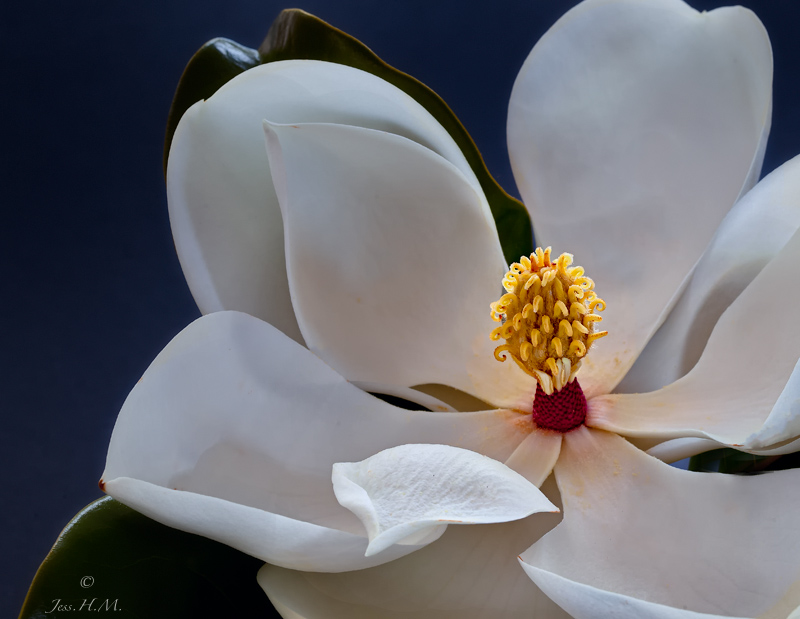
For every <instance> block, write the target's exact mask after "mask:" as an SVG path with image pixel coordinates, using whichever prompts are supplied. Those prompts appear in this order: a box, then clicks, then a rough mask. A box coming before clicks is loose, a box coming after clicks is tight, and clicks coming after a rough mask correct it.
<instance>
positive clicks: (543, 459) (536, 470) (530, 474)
mask: <svg viewBox="0 0 800 619" xmlns="http://www.w3.org/2000/svg"><path fill="white" fill-rule="evenodd" d="M562 436H563V435H562V434H561V433H560V432H553V431H551V430H544V429H542V428H534V430H533V432H531V434H530V436H528V437H527V438H526V439H525V440H524V441H522V442H521V443H520V444H519V447H517V448H516V449H515V450H514V453H513V454H511V456H510V457H509V458H508V460H506V462H505V464H506V466H507V467H509V468H511V469H513V470H515V471H516V472H517V473H519V474H520V475H522V476H523V477H524V478H525V479H527V480H528V481H529V482H531V483H532V484H534V485H535V486H537V487H539V486H541V485H542V483H544V480H545V479H547V478H548V477H549V476H550V473H552V472H553V467H554V466H555V464H556V460H558V454H559V453H560V452H561V437H562Z"/></svg>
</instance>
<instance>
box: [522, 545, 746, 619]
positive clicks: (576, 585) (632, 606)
mask: <svg viewBox="0 0 800 619" xmlns="http://www.w3.org/2000/svg"><path fill="white" fill-rule="evenodd" d="M520 563H522V567H523V568H525V572H526V573H527V574H528V576H530V577H531V580H533V581H534V582H535V583H536V584H537V585H539V588H540V589H541V590H542V591H544V592H545V593H546V594H547V595H548V596H549V597H550V598H551V599H553V600H558V602H559V603H560V604H561V607H562V608H563V609H564V610H566V611H567V612H568V613H569V614H570V616H571V617H574V618H575V619H596V618H597V617H613V618H614V619H642V617H647V619H736V617H731V616H730V615H709V614H707V613H696V612H693V611H691V610H685V609H679V608H675V607H674V606H664V605H663V604H653V603H652V602H645V601H644V600H640V599H636V598H633V597H630V596H627V595H621V594H619V593H613V592H611V591H604V590H602V589H598V588H596V587H591V586H589V585H584V584H583V583H580V582H575V581H574V580H569V579H568V578H564V577H562V576H559V575H558V574H554V573H553V572H548V571H547V570H540V569H538V568H536V567H534V566H533V565H530V564H528V563H525V561H523V560H520Z"/></svg>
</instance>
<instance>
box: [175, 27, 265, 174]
mask: <svg viewBox="0 0 800 619" xmlns="http://www.w3.org/2000/svg"><path fill="white" fill-rule="evenodd" d="M259 64H261V58H260V57H259V55H258V52H257V51H256V50H254V49H250V48H249V47H245V46H244V45H239V44H238V43H236V42H235V41H231V40H230V39H223V38H218V39H212V40H211V41H209V42H208V43H206V44H205V45H203V47H201V48H200V49H199V50H197V52H196V53H195V55H194V56H192V58H191V59H190V60H189V64H187V65H186V68H185V69H184V70H183V75H181V80H180V82H178V88H177V89H176V90H175V96H174V97H173V99H172V105H171V106H170V109H169V116H167V137H166V140H165V141H164V174H166V173H167V158H168V157H169V147H170V145H171V144H172V136H173V135H175V129H176V128H177V126H178V121H179V120H180V119H181V116H183V114H184V112H186V110H188V109H189V108H190V107H192V106H193V105H194V104H195V103H197V102H198V101H202V100H204V99H208V98H209V97H210V96H211V95H213V94H214V93H215V92H217V90H219V89H220V88H221V87H222V86H223V85H224V84H226V83H227V82H229V81H230V80H232V79H233V78H234V77H236V76H237V75H239V74H240V73H243V72H244V71H247V69H252V68H253V67H256V66H258V65H259Z"/></svg>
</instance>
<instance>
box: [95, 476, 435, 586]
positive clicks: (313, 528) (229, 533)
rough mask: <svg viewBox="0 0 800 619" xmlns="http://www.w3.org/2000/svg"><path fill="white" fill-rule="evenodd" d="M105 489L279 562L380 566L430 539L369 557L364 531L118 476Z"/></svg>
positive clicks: (304, 566) (147, 511)
mask: <svg viewBox="0 0 800 619" xmlns="http://www.w3.org/2000/svg"><path fill="white" fill-rule="evenodd" d="M104 485H105V491H106V492H107V493H108V494H109V495H111V496H113V497H114V498H115V499H117V500H118V501H120V502H122V503H124V504H125V505H127V506H128V507H132V508H133V509H135V510H136V511H138V512H141V513H142V514H144V515H145V516H148V517H149V518H152V519H153V520H157V521H158V522H161V523H163V524H166V525H169V526H174V527H176V528H179V529H181V530H182V531H187V532H189V533H194V534H195V535H202V536H204V537H209V538H211V539H213V540H216V541H218V542H222V543H223V544H227V545H228V546H231V547H233V548H236V549H237V550H241V551H242V552H246V553H247V554H249V555H252V556H254V557H258V558H259V559H263V560H264V561H270V562H271V563H273V564H275V565H281V566H284V567H289V568H294V569H298V570H320V571H326V572H339V571H345V570H357V569H363V568H365V567H372V566H375V565H380V564H382V563H385V562H387V561H392V560H393V559H397V558H399V557H402V556H405V555H407V554H409V553H411V552H414V551H416V550H419V549H420V548H422V547H424V546H425V545H426V544H428V543H429V540H422V539H421V540H419V542H418V543H416V544H408V545H395V546H391V547H390V548H388V549H387V550H385V551H384V552H382V553H381V554H379V555H375V556H372V557H365V553H366V550H367V546H368V542H369V540H368V539H367V538H366V537H364V536H363V535H356V534H354V533H348V532H346V531H341V530H339V529H335V528H330V527H324V526H320V525H317V524H312V523H310V522H305V521H303V520H297V519H294V518H287V517H286V516H281V515H280V514H275V513H271V512H268V511H265V510H263V509H259V508H256V507H250V506H247V505H241V504H238V503H235V502H231V501H226V500H225V499H220V498H217V497H213V496H206V495H203V494H197V493H195V492H186V491H181V490H173V489H170V488H164V487H162V486H158V485H155V484H151V483H148V482H146V481H141V480H139V479H131V478H130V477H117V478H114V479H111V480H109V481H108V482H105V484H104Z"/></svg>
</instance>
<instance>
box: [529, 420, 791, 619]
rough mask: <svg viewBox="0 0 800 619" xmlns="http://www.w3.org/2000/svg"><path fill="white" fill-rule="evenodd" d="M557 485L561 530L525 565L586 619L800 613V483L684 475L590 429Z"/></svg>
mask: <svg viewBox="0 0 800 619" xmlns="http://www.w3.org/2000/svg"><path fill="white" fill-rule="evenodd" d="M555 474H556V479H557V481H558V486H559V489H560V490H561V498H562V501H563V504H564V506H563V511H564V520H563V522H562V523H561V524H560V525H559V526H557V527H556V528H555V529H554V530H553V531H551V532H550V533H548V534H547V535H546V536H544V537H543V538H542V539H541V540H539V541H538V542H537V543H536V544H534V545H533V546H532V547H531V548H530V549H529V550H527V551H525V553H523V554H522V557H521V559H522V560H523V561H524V562H525V563H527V564H529V565H531V566H533V567H534V568H537V571H532V572H531V573H530V575H531V577H532V578H533V579H534V581H535V582H540V583H541V586H542V587H543V588H545V589H547V590H548V593H549V594H550V595H553V597H554V599H555V600H556V601H557V602H558V603H559V604H560V605H561V606H562V607H563V608H565V609H566V610H571V609H572V608H575V609H579V612H578V613H577V614H578V616H579V617H589V616H591V615H589V614H586V611H585V609H587V608H589V607H590V606H589V605H590V604H591V603H592V602H593V601H597V603H598V604H606V605H608V606H607V607H608V608H609V609H610V610H613V611H616V612H619V613H620V615H619V616H621V617H626V616H630V615H625V614H624V610H625V602H626V600H625V598H624V597H622V596H627V597H629V598H634V599H636V600H642V601H644V602H649V603H651V604H661V605H664V606H671V607H674V608H675V609H683V610H688V611H693V612H696V613H708V614H711V615H727V616H737V617H740V616H745V617H755V616H762V617H785V616H786V615H787V614H788V613H789V612H790V611H791V610H793V609H794V608H795V607H796V606H797V604H798V601H800V581H799V580H798V579H799V577H800V533H799V532H798V529H797V526H796V514H797V510H798V508H800V472H799V471H795V470H792V471H777V472H774V473H767V474H763V475H756V476H750V477H747V476H735V475H721V474H717V473H693V472H689V471H682V470H679V469H676V468H673V467H671V466H669V465H666V464H664V463H662V462H660V461H658V460H656V459H655V458H651V457H650V456H647V455H646V454H644V453H643V452H642V451H640V450H638V449H636V448H635V447H633V446H632V445H630V444H629V443H628V442H627V441H625V440H624V439H622V438H621V437H619V436H615V435H613V434H609V433H606V432H602V431H597V430H591V429H588V428H586V427H583V428H580V429H578V430H575V431H574V432H570V433H569V434H567V435H566V436H565V438H564V444H563V446H562V450H561V457H560V458H559V460H558V463H557V464H556V468H555ZM539 571H546V572H551V573H553V574H556V575H557V576H560V577H561V578H562V579H565V580H564V581H561V582H554V581H553V579H548V578H539V576H540V572H539ZM590 588H591V589H590ZM606 592H607V593H606ZM609 594H612V595H609ZM614 594H616V595H614ZM587 598H588V599H587ZM601 607H602V606H601ZM662 610H663V612H662V614H655V615H654V616H656V617H658V616H663V617H670V618H671V617H676V618H677V617H683V616H687V617H691V616H692V615H682V614H680V612H679V611H678V610H673V611H667V610H665V609H654V611H655V612H657V613H658V612H661V611H662ZM640 616H650V615H640Z"/></svg>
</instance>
